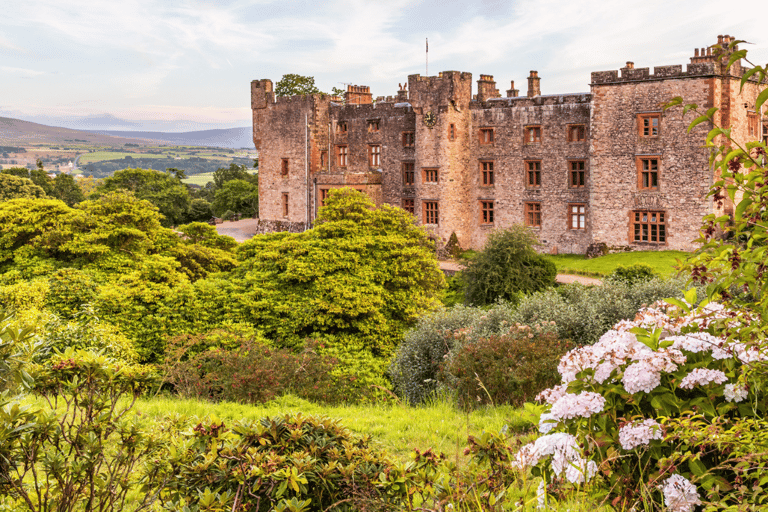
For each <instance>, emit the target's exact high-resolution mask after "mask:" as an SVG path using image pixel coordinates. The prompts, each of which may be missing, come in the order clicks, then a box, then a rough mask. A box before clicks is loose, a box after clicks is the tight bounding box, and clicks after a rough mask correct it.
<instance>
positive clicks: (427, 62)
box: [427, 38, 429, 76]
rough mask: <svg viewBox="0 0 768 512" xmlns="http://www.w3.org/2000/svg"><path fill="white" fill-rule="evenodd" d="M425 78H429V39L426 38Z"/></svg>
mask: <svg viewBox="0 0 768 512" xmlns="http://www.w3.org/2000/svg"><path fill="white" fill-rule="evenodd" d="M427 76H429V38H427Z"/></svg>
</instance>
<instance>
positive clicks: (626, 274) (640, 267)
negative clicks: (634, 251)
mask: <svg viewBox="0 0 768 512" xmlns="http://www.w3.org/2000/svg"><path fill="white" fill-rule="evenodd" d="M653 276H654V273H653V267H651V266H650V265H646V264H645V263H634V264H632V265H619V266H618V267H616V270H614V271H613V272H612V273H611V275H610V276H609V277H610V278H611V279H615V280H621V281H626V282H627V283H629V284H633V283H637V282H639V281H648V280H650V279H653Z"/></svg>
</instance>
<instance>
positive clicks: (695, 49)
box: [693, 48, 699, 57]
mask: <svg viewBox="0 0 768 512" xmlns="http://www.w3.org/2000/svg"><path fill="white" fill-rule="evenodd" d="M693 56H694V57H698V56H699V49H698V48H694V49H693Z"/></svg>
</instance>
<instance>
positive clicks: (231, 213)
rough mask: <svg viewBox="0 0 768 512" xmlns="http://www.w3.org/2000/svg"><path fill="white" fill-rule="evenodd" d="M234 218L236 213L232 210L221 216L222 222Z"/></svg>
mask: <svg viewBox="0 0 768 512" xmlns="http://www.w3.org/2000/svg"><path fill="white" fill-rule="evenodd" d="M234 216H235V212H233V211H232V210H227V211H225V212H224V213H222V214H221V219H222V220H229V219H231V218H232V217H234Z"/></svg>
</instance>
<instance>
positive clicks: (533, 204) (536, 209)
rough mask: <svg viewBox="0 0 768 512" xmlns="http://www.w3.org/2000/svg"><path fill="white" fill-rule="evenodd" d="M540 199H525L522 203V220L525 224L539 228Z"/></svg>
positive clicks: (540, 223)
mask: <svg viewBox="0 0 768 512" xmlns="http://www.w3.org/2000/svg"><path fill="white" fill-rule="evenodd" d="M541 217H542V216H541V201H525V202H524V203H523V220H524V221H525V225H526V226H530V227H532V228H540V227H541V225H542V221H541Z"/></svg>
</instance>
